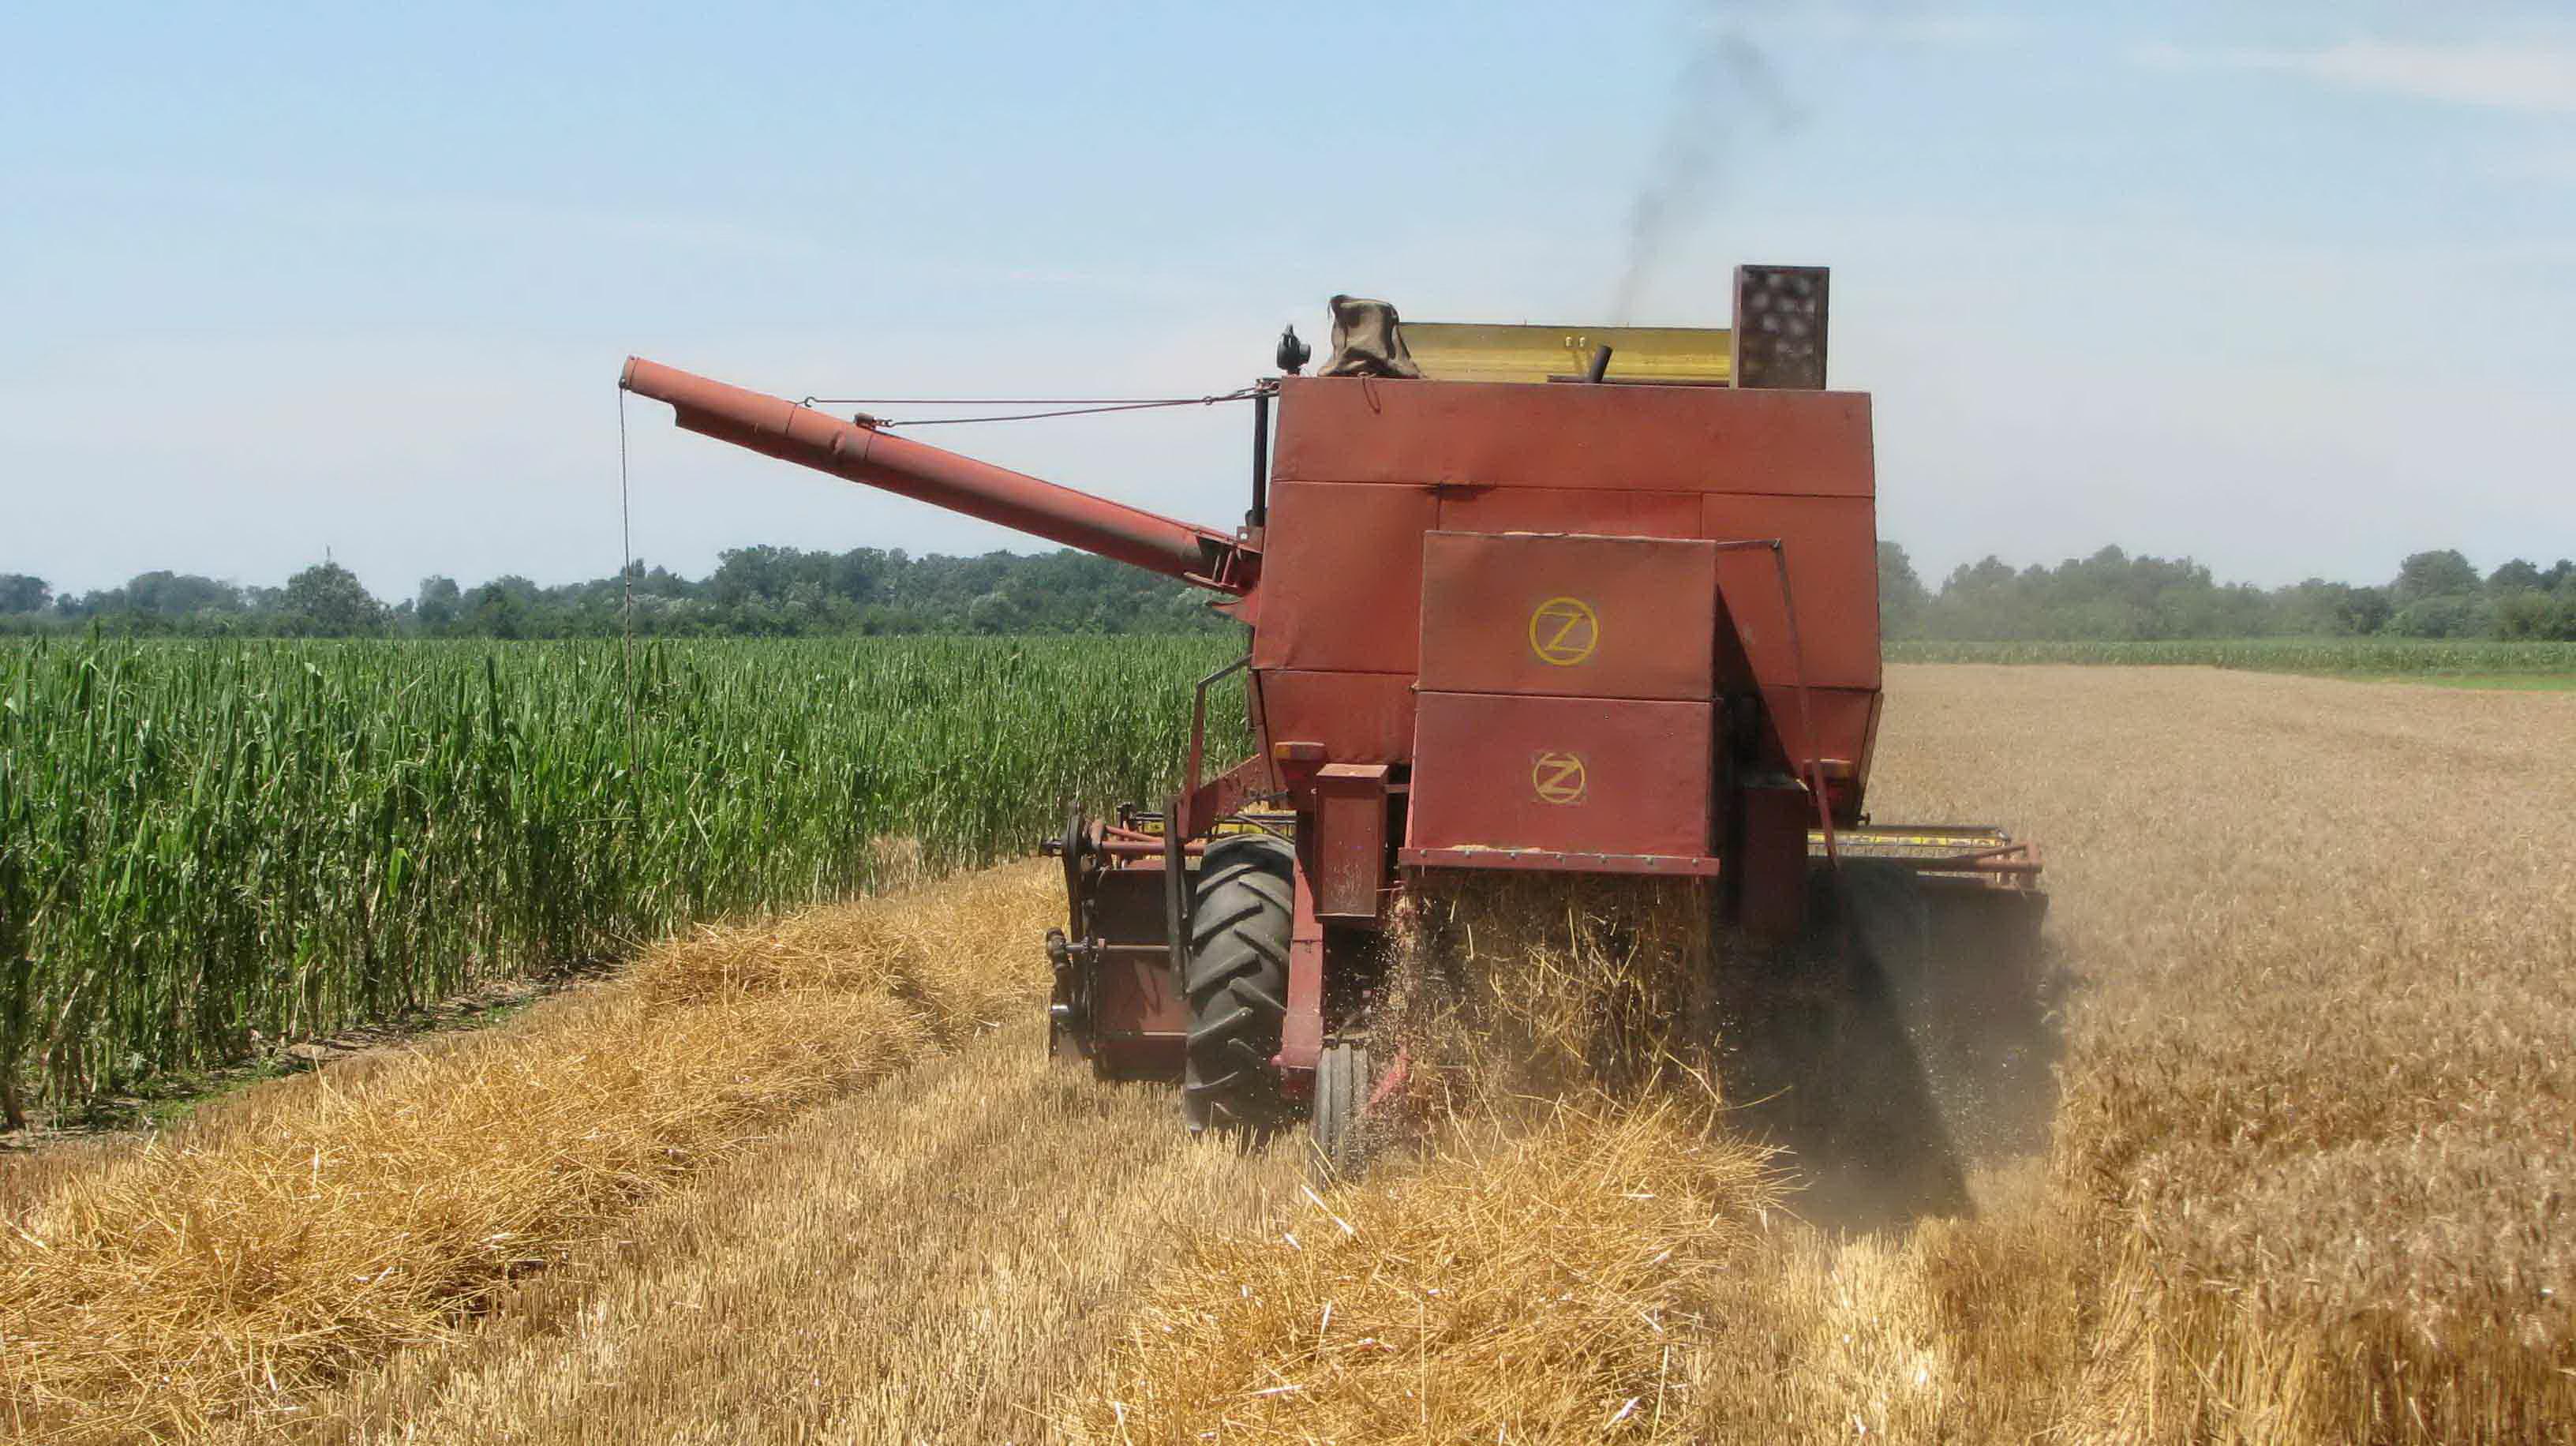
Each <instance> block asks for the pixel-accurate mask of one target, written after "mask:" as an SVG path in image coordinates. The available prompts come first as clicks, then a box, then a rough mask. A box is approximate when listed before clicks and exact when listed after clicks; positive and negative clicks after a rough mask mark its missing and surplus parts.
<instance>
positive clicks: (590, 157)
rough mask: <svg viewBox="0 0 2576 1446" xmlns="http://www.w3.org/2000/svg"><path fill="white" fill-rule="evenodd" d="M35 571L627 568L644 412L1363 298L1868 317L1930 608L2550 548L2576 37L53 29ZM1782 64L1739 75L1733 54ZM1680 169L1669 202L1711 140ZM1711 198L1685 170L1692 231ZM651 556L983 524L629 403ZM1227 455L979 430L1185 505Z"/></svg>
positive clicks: (2575, 420) (17, 133)
mask: <svg viewBox="0 0 2576 1446" xmlns="http://www.w3.org/2000/svg"><path fill="white" fill-rule="evenodd" d="M4 23H5V43H0V136H5V137H7V140H6V141H5V142H0V200H4V203H5V205H6V206H7V208H8V214H7V218H6V222H5V224H0V571H28V572H35V573H38V574H41V575H43V576H45V577H47V578H49V579H51V580H53V581H54V582H55V584H56V585H57V586H58V587H68V588H75V589H89V588H94V587H100V586H107V585H112V584H114V583H116V582H119V581H122V580H123V579H124V578H125V577H126V576H128V575H130V574H132V573H134V572H137V571H140V570H143V569H146V568H155V567H168V568H175V569H179V570H183V571H196V572H205V573H211V574H214V575H217V576H226V577H232V578H236V579H239V580H242V581H248V582H266V583H274V582H276V581H279V580H281V579H282V578H283V577H284V576H285V575H286V574H287V573H288V572H290V571H292V570H293V569H295V568H297V567H299V566H301V565H303V564H305V563H307V562H310V561H313V560H316V559H318V558H320V557H321V556H322V555H323V554H324V552H325V550H326V549H327V550H328V551H329V553H330V554H331V555H332V556H334V557H336V558H337V559H339V560H340V561H342V562H344V563H346V564H347V565H349V566H351V567H353V568H355V569H356V570H357V571H358V572H359V573H360V575H361V576H362V577H364V578H365V579H366V580H367V582H368V583H369V584H370V585H371V586H372V587H374V588H375V589H376V590H377V591H378V592H379V593H380V594H383V595H386V596H389V597H396V596H407V595H409V594H410V592H411V590H412V588H413V586H414V584H415V583H416V581H417V580H418V579H419V578H420V577H421V576H422V575H424V574H427V573H431V572H447V573H451V574H454V575H456V576H458V577H460V578H462V579H463V580H465V581H466V582H468V583H469V584H470V583H472V582H476V581H480V580H482V579H483V578H486V577H490V576H493V575H496V574H499V573H505V572H515V573H521V574H525V575H528V576H532V577H535V578H537V579H539V580H541V581H548V582H552V581H563V580H568V579H571V578H575V577H587V576H596V575H600V574H603V573H606V572H609V571H612V570H613V569H614V568H615V567H616V565H617V561H618V557H619V551H618V530H617V474H616V459H617V432H616V426H617V414H616V411H615V406H616V403H615V400H614V380H615V376H616V371H617V366H618V363H619V361H620V360H621V359H622V358H623V357H624V356H625V355H626V354H627V353H629V352H637V353H641V354H643V355H646V356H650V357H653V358H655V359H657V360H662V361H667V362H670V363H672V364H675V365H679V366H683V367H687V368H689V369H692V370H697V371H703V372H708V373H711V374H713V375H717V376H721V377H724V378H726V379H728V380H732V381H737V382H740V383H742V384H745V385H750V386H757V387H762V388H764V389H767V390H772V391H777V392H782V393H786V394H788V395H802V394H806V393H824V394H874V395H885V394H900V395H922V394H938V395H956V394H965V395H974V394H983V395H995V394H1016V393H1025V392H1044V393H1054V392H1065V391H1070V392H1079V393H1095V392H1096V393H1112V394H1127V393H1139V394H1154V395H1167V394H1201V393H1205V392H1209V391H1216V390H1222V389H1226V388H1229V387H1232V386H1235V385H1238V384H1240V383H1241V382H1242V381H1244V380H1246V379H1248V378H1249V377H1250V376H1252V375H1253V374H1255V373H1256V372H1257V371H1259V370H1262V369H1264V368H1265V367H1266V365H1267V358H1268V353H1269V347H1270V340H1271V338H1272V337H1273V336H1274V335H1275V334H1276V333H1277V331H1278V328H1279V326H1280V325H1281V324H1282V323H1283V322H1287V321H1292V320H1293V321H1295V322H1297V323H1298V324H1299V327H1300V330H1301V331H1303V332H1305V333H1306V334H1308V335H1310V336H1313V335H1317V334H1318V333H1320V332H1321V331H1322V330H1323V322H1322V303H1323V299H1324V298H1325V297H1326V296H1329V295H1330V294H1332V293H1334V292H1336V291H1351V292H1357V293H1361V294H1367V295H1377V296H1384V297H1387V298H1389V299H1391V300H1393V301H1395V302H1396V303H1397V305H1398V306H1399V307H1400V308H1401V309H1402V310H1403V311H1404V312H1405V313H1406V314H1407V315H1408V316H1414V317H1420V318H1439V319H1458V320H1471V319H1477V320H1546V321H1601V320H1608V319H1611V318H1610V316H1609V311H1610V309H1611V307H1612V304H1613V302H1612V297H1613V295H1614V293H1615V291H1616V290H1617V287H1618V282H1619V278H1620V276H1621V274H1622V272H1623V270H1624V269H1625V268H1626V267H1627V266H1628V264H1629V261H1630V255H1631V226H1630V217H1631V214H1632V210H1633V208H1634V206H1635V204H1636V201H1637V198H1638V196H1639V194H1640V193H1641V190H1648V189H1650V188H1656V187H1658V186H1659V185H1660V187H1661V189H1660V190H1658V191H1657V193H1658V194H1669V195H1671V196H1673V197H1674V198H1675V199H1676V200H1677V201H1678V202H1679V203H1681V204H1680V206H1679V210H1680V212H1681V222H1680V224H1678V225H1676V226H1675V227H1673V228H1672V229H1671V232H1670V234H1669V235H1668V236H1666V237H1665V238H1664V243H1663V244H1662V245H1661V246H1659V247H1658V248H1656V249H1655V252H1654V256H1653V258H1652V264H1651V265H1649V266H1648V267H1646V268H1645V270H1644V272H1643V279H1642V285H1641V287H1640V291H1639V300H1638V303H1637V308H1636V310H1637V315H1636V317H1635V318H1633V319H1636V320H1641V321H1660V322H1671V323H1697V324H1722V323H1723V322H1724V321H1725V320H1726V306H1727V296H1726V293H1727V276H1728V273H1729V269H1730V268H1731V266H1732V265H1733V264H1734V263H1735V262H1737V261H1739V260H1767V261H1796V262H1821V263H1825V264H1829V265H1831V266H1833V267H1834V270H1835V282H1834V286H1835V292H1834V300H1835V351H1834V363H1835V381H1836V384H1837V385H1841V386H1848V387H1853V388H1859V389H1866V390H1869V391H1871V392H1874V393H1875V394H1876V396H1877V408H1878V445H1879V480H1880V493H1881V528H1882V531H1883V532H1884V534H1885V535H1887V536H1890V537H1893V538H1895V539H1897V540H1899V541H1902V542H1904V543H1905V544H1906V545H1907V546H1908V547H1909V548H1910V549H1911V550H1912V551H1913V553H1914V554H1915V556H1916V558H1917V561H1918V563H1919V564H1920V565H1921V566H1922V568H1923V570H1924V571H1925V572H1926V573H1927V575H1932V576H1936V577H1937V575H1938V574H1940V573H1942V572H1945V571H1946V570H1947V569H1949V568H1950V567H1951V566H1953V565H1955V564H1957V563H1960V562H1963V561H1969V560H1973V558H1975V557H1976V556H1979V555H1982V554H1983V553H1985V552H1988V551H1996V552H2000V553H2001V554H2002V555H2003V556H2005V557H2006V558H2007V559H2009V560H2012V561H2015V562H2032V561H2054V560H2055V559H2057V558H2060V557H2064V556H2067V555H2070V554H2075V553H2082V552H2089V551H2091V550H2092V549H2093V548H2095V547H2097V546H2099V545H2101V544H2103V543H2105V542H2118V543H2120V544H2122V545H2124V546H2127V547H2130V548H2131V549H2133V550H2140V551H2153V552H2160V553H2167V554H2174V553H2188V554H2190V555H2193V556H2196V557H2198V558H2201V559H2202V560H2204V561H2206V562H2208V563H2210V564H2211V565H2212V566H2213V567H2215V568H2216V569H2217V570H2218V571H2219V572H2220V573H2221V574H2222V575H2225V576H2231V577H2244V578H2250V579H2253V580H2257V581H2262V582H2283V581H2290V580H2295V579H2296V578H2299V577H2303V576H2308V575H2311V574H2321V575H2325V576H2333V577H2345V578H2351V579H2355V580H2375V579H2382V578H2385V577H2387V576H2389V575H2390V574H2392V573H2393V572H2394V570H2395V567H2396V563H2397V561H2398V559H2399V558H2400V557H2402V556H2403V555H2405V554H2406V553H2408V552H2411V551H2415V550H2418V549H2421V548H2424V547H2434V546H2458V547H2461V548H2463V549H2464V550H2466V551H2468V552H2469V554H2470V555H2471V556H2472V558H2473V559H2475V560H2477V561H2478V562H2479V563H2481V564H2482V565H2485V566H2492V565H2493V564H2495V563H2497V562H2500V561H2502V560H2504V559H2505V558H2506V557H2508V556H2511V555H2516V554H2520V555H2526V556H2530V557H2533V558H2535V559H2538V560H2541V561H2543V562H2546V561H2548V560H2550V559H2552V558H2555V557H2557V556H2560V555H2565V554H2576V486H2571V485H2570V484H2571V482H2576V476H2571V472H2576V461H2571V458H2576V13H2571V12H2570V11H2569V10H2567V9H2566V8H2565V7H2563V6H2550V7H2539V6H2517V5H2505V4H2493V5H2488V4H2478V3H2465V4H2453V5H2446V6H2438V7H2437V6H2427V5H2396V4H2372V3H2357V4H2337V5H2328V4H2307V3H2296V0H2285V3H2274V4H2268V5H2264V6H2259V7H2257V6H2244V5H2224V4H2205V5H2193V4H2182V5H2170V6H2130V7H2119V8H2118V12H2117V14H2116V15H2114V14H2112V13H2111V7H2097V6H2074V5H2066V6H2056V7H2051V6H2039V5H2022V6H2013V5H1996V6H1981V7H1975V8H1967V9H1953V8H1948V7H1945V6H1941V5H1937V4H1928V3H1927V4H1922V5H1910V4H1899V3H1893V0H1889V3H1881V4H1874V5H1873V4H1846V5H1840V6H1826V5H1817V4H1801V3H1794V0H1777V3H1768V4H1762V3H1738V4H1723V3H1717V4H1708V3H1703V4H1691V5H1682V6H1672V5H1661V4H1656V5H1635V6H1626V5H1618V4H1598V5H1594V6H1590V7H1569V6H1564V5H1561V4H1554V5H1536V4H1533V5H1527V6H1505V5H1477V6H1466V5H1430V6H1418V7H1388V6H1347V7H1346V6H1334V5H1324V4H1307V5H1299V6H1274V7H1265V8H1262V9H1259V10H1254V9H1251V8H1248V7H1184V6H1179V5H1170V6H1135V7H1098V8H1087V9H1076V8H1073V7H1058V6H986V7H962V6H961V7H935V6H918V5H908V6H902V7H893V8H887V9H883V10H878V9H873V8H870V7H861V6H850V5H844V6H756V5H733V6H723V7H718V6H705V5H690V6H679V7H653V6H639V5H631V4H630V5H617V6H602V7H596V8H590V7H531V6H493V7H482V6H474V5H463V4H454V5H445V6H437V7H405V8H402V9H396V8H394V7H378V6H313V7H286V6H276V7H266V8H260V9H253V8H251V7H247V6H244V7H185V6H153V7H121V6H108V5H99V6H57V7H46V8H43V9H41V10H30V9H28V8H25V7H22V8H20V9H19V10H18V11H17V12H16V13H15V14H14V15H12V16H11V17H9V18H7V19H6V20H5V22H4ZM1711 47H1729V49H1727V51H1726V53H1728V54H1740V53H1743V52H1745V51H1750V52H1751V53H1753V54H1755V55H1758V57H1759V62H1758V65H1756V66H1755V67H1754V68H1753V69H1751V70H1749V71H1748V70H1746V69H1744V68H1743V67H1740V66H1738V67H1718V68H1717V69H1716V71H1715V72H1714V73H1715V74H1716V75H1717V77H1718V79H1717V81H1716V83H1714V84H1711V85H1708V86H1704V87H1701V88H1699V89H1697V90H1690V89H1688V88H1686V87H1684V86H1683V85H1682V84H1681V80H1682V78H1683V77H1684V76H1686V75H1692V74H1709V73H1711V72H1710V68H1709V67H1707V66H1706V65H1704V64H1701V65H1695V64H1694V61H1695V58H1697V57H1702V56H1705V55H1707V54H1709V53H1711ZM1694 152H1695V153H1696V155H1693V154H1692V153H1694ZM1675 155H1680V156H1682V157H1683V158H1685V159H1693V160H1696V161H1697V162H1699V163H1701V164H1700V165H1698V166H1696V167H1691V168H1687V169H1688V174H1687V175H1685V176H1682V177H1680V178H1679V179H1678V180H1677V179H1676V177H1675V176H1674V174H1673V173H1672V171H1671V167H1670V165H1669V164H1668V161H1669V158H1671V157H1673V156H1675ZM632 422H633V425H634V431H633V435H632V456H633V470H634V500H635V533H636V550H637V552H638V553H639V554H640V555H642V556H644V557H645V558H647V559H649V560H651V561H655V562H661V563H666V564H669V565H671V566H673V567H676V568H679V569H681V570H683V571H687V572H691V573H697V572H701V571H703V570H704V569H705V568H707V567H708V566H710V565H711V564H712V562H713V560H714V558H715V555H716V553H717V552H718V551H719V550H721V549H723V548H726V547H731V546H739V545H742V544H746V543H752V542H778V543H792V544H796V545H800V546H807V547H820V548H834V549H838V548H846V547H853V546H863V545H867V546H883V547H905V548H909V549H912V550H914V551H916V552H918V551H932V550H936V551H961V550H963V551H981V550H984V549H986V548H989V547H994V546H1010V545H1025V544H1020V543H1018V542H1017V541H1016V540H1015V539H1014V538H1012V537H1011V536H1010V535H1009V534H1005V533H1001V532H999V531H997V530H994V529H992V528H989V527H986V526H984V525H982V524H978V523H972V522H968V521H965V520H962V519H956V518H951V517H948V516H946V515H945V514H942V513H938V512H936V511H933V510H931V509H928V508H925V507H923V506H921V505H919V504H916V503H910V502H906V501H904V500H902V499H898V498H892V497H885V496H878V495H875V494H871V493H868V492H865V491H863V490H860V489H855V488H850V487H847V486H843V485H841V484H837V483H832V482H829V481H827V480H824V479H821V478H819V477H816V476H814V475H813V474H809V473H804V472H801V471H799V470H797V469H793V468H789V467H786V466H783V465H781V464H778V463H775V462H770V461H767V460H765V459H761V458H757V457H752V456H749V455H748V454H735V453H733V452H732V451H731V450H730V449H727V448H723V447H721V446H719V445H718V444H715V443H712V442H708V441H705V440H704V439H701V438H697V437H694V436H690V435H688V434H683V433H678V432H675V431H674V430H673V429H672V428H671V427H670V426H669V424H668V412H667V411H666V410H665V409H663V408H660V407H658V406H651V405H647V404H641V403H638V404H636V405H635V407H634V410H633V416H632ZM1244 425H1245V422H1244V419H1243V417H1242V416H1241V415H1240V413H1239V411H1232V410H1229V411H1223V412H1210V413H1199V412H1183V413H1154V414H1147V415H1144V416H1141V417H1135V418H1126V419H1111V420H1081V421H1065V422H1053V423H1045V424H1038V425H1032V426H1023V427H1007V428H976V429H955V430H950V431H946V432H945V434H944V435H943V436H941V437H940V440H942V441H943V442H946V443H951V444H954V445H958V446H960V447H961V448H963V449H965V450H968V451H972V452H976V453H978V454H979V455H984V456H988V457H990V458H992V459H993V460H996V461H1000V462H1004V463H1007V464H1010V465H1013V466H1018V467H1021V468H1024V469H1026V470H1030V471H1035V472H1038V473H1040V474H1042V475H1046V476H1050V477H1053V478H1056V479H1058V480H1061V481H1065V482H1069V483H1072V484H1074V485H1079V486H1086V487H1090V488H1094V489H1096V490H1099V491H1103V492H1107V493H1110V494H1112V495H1115V496H1119V497H1122V498H1125V499H1127V500H1130V501H1134V502H1137V503H1140V504H1142V505H1145V506H1149V507H1153V508H1156V509H1158V510H1161V511H1165V512H1169V513H1173V514H1175V515H1179V516H1184V517H1190V518H1193V519H1196V520H1201V521H1206V522H1210V523H1220V524H1222V523H1230V522H1232V521H1233V520H1234V519H1235V515H1236V514H1237V513H1238V512H1239V510H1240V507H1241V502H1240V496H1239V494H1240V491H1241V485H1242V484H1241V473H1242V470H1243V460H1242V459H1243V452H1244V442H1243V436H1242V428H1243V426H1244Z"/></svg>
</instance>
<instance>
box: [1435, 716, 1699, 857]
mask: <svg viewBox="0 0 2576 1446" xmlns="http://www.w3.org/2000/svg"><path fill="white" fill-rule="evenodd" d="M1714 721H1715V710H1714V709H1713V708H1711V707H1710V705H1709V704H1708V703H1706V702H1698V703H1679V702H1662V701H1643V700H1636V699H1613V698H1546V697H1527V696H1513V695H1508V694H1492V693H1432V692H1425V693H1424V694H1422V697H1421V702H1420V713H1419V721H1418V722H1417V723H1416V725H1415V732H1414V752H1413V799H1412V809H1411V811H1410V815H1409V821H1408V826H1407V830H1406V838H1405V848H1404V849H1403V851H1402V853H1401V854H1400V856H1399V857H1400V858H1401V861H1402V862H1404V863H1408V864H1419V865H1435V866H1449V867H1504V868H1509V867H1525V868H1547V869H1560V870H1572V871H1576V872H1594V871H1597V872H1674V873H1705V872H1713V871H1714V869H1715V867H1716V865H1715V862H1714V860H1713V859H1712V858H1711V857H1710V856H1711V855H1712V854H1713V852H1714V850H1713V849H1712V848H1711V847H1710V844H1711V843H1712V841H1713V840H1712V836H1711V833H1710V819H1709V807H1710V799H1709V759H1710V756H1711V755H1710V749H1711V745H1712V743H1713V741H1714V740H1713V738H1712V736H1711V729H1712V728H1713V726H1714ZM1515 851H1517V853H1518V854H1519V855H1520V856H1519V857H1514V856H1513V854H1514V852H1515Z"/></svg>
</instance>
